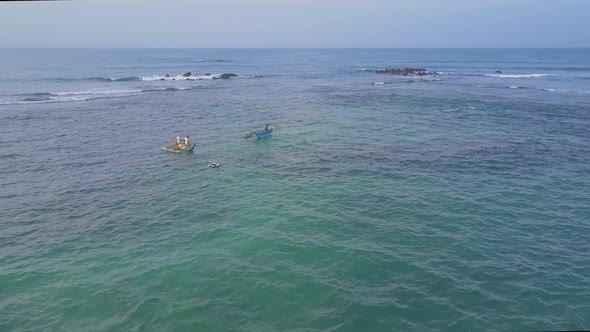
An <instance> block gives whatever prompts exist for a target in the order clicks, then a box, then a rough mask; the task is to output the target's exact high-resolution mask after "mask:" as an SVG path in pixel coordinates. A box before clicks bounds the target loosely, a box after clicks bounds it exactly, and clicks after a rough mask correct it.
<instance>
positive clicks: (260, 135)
mask: <svg viewBox="0 0 590 332" xmlns="http://www.w3.org/2000/svg"><path fill="white" fill-rule="evenodd" d="M254 134H255V135H256V137H258V138H264V137H269V136H270V135H272V129H270V130H267V131H257V132H255V133H254Z"/></svg>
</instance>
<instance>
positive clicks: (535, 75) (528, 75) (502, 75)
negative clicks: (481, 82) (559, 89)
mask: <svg viewBox="0 0 590 332" xmlns="http://www.w3.org/2000/svg"><path fill="white" fill-rule="evenodd" d="M484 75H485V76H488V77H499V78H541V77H546V76H553V75H552V74H484Z"/></svg>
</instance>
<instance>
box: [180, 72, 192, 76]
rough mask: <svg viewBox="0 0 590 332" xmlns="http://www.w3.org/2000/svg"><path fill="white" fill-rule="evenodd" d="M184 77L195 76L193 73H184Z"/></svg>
mask: <svg viewBox="0 0 590 332" xmlns="http://www.w3.org/2000/svg"><path fill="white" fill-rule="evenodd" d="M182 76H184V77H191V76H193V73H191V72H190V71H189V72H188V73H184V74H183V75H182Z"/></svg>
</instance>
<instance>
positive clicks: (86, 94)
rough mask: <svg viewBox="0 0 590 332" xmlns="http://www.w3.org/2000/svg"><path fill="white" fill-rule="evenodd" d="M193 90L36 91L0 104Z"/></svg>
mask: <svg viewBox="0 0 590 332" xmlns="http://www.w3.org/2000/svg"><path fill="white" fill-rule="evenodd" d="M183 90H191V88H170V87H168V88H153V89H127V90H123V89H112V90H84V91H71V92H36V93H23V94H17V95H14V96H13V97H16V98H11V99H5V100H0V105H21V104H43V103H59V102H71V101H86V100H92V99H99V98H120V97H129V96H134V95H139V94H142V93H149V92H169V91H183Z"/></svg>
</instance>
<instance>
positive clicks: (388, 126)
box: [0, 49, 590, 331]
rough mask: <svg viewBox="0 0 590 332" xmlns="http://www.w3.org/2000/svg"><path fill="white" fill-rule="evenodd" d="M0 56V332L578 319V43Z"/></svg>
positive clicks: (518, 325) (584, 81)
mask: <svg viewBox="0 0 590 332" xmlns="http://www.w3.org/2000/svg"><path fill="white" fill-rule="evenodd" d="M392 67H421V68H425V69H427V70H430V71H436V72H437V73H438V74H437V75H429V76H426V77H397V76H392V75H387V74H375V73H373V72H371V71H372V70H375V69H379V68H392ZM0 69H1V73H2V75H1V76H0V211H1V212H0V313H2V314H1V315H0V331H12V330H15V331H16V330H18V331H38V330H68V331H75V330H80V331H89V330H93V331H94V330H96V331H99V330H100V331H113V330H122V331H129V330H141V331H145V330H149V331H162V330H174V331H183V330H186V331H195V330H202V331H229V330H235V331H283V330H293V331H389V330H417V331H424V330H542V329H544V330H559V329H577V330H583V329H589V328H590V314H589V313H590V286H589V285H590V245H589V244H588V234H590V203H589V202H590V191H589V188H590V129H589V128H590V49H334V50H330V49H301V50H287V49H284V50H282V49H281V50H265V49H251V50H248V49H149V50H148V49H134V50H94V49H84V50H82V49H79V50H78V49H67V50H64V49H0ZM189 71H190V72H191V73H192V75H191V76H190V79H191V80H186V79H185V78H184V77H183V76H181V75H182V74H184V73H186V72H189ZM497 71H500V72H501V73H498V72H497ZM207 73H210V74H212V76H216V75H219V74H222V73H235V74H237V75H238V77H237V78H232V79H219V80H213V79H209V78H210V77H211V76H207V75H205V74H207ZM166 74H169V75H170V77H168V78H167V77H165V75H166ZM172 78H174V80H172ZM161 79H164V80H161ZM265 123H270V124H271V126H272V127H274V132H273V137H271V138H269V139H261V140H255V139H252V138H250V139H244V138H243V137H244V134H246V133H248V132H250V131H252V130H257V129H262V128H263V127H264V124H265ZM176 135H181V136H184V135H190V136H191V138H192V139H193V142H195V143H197V148H196V150H195V152H194V153H193V154H178V155H177V154H172V153H167V152H165V151H162V150H161V149H160V147H161V146H165V145H167V144H168V143H169V141H170V140H171V139H172V138H173V137H175V136H176ZM210 162H218V163H220V164H221V167H220V168H219V169H211V168H208V167H207V165H208V163H210Z"/></svg>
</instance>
